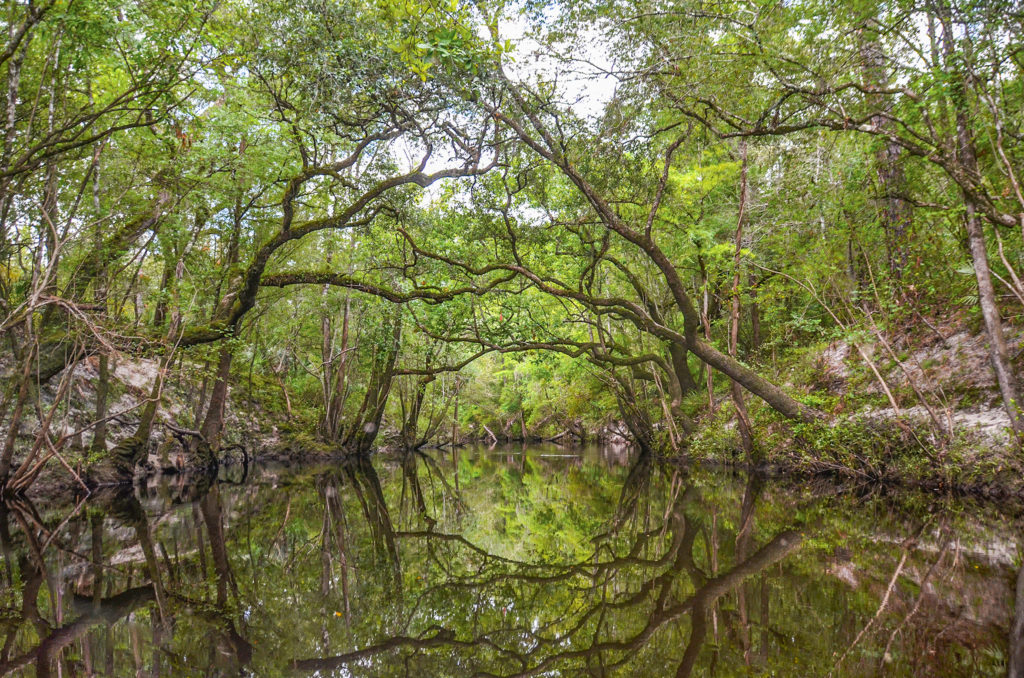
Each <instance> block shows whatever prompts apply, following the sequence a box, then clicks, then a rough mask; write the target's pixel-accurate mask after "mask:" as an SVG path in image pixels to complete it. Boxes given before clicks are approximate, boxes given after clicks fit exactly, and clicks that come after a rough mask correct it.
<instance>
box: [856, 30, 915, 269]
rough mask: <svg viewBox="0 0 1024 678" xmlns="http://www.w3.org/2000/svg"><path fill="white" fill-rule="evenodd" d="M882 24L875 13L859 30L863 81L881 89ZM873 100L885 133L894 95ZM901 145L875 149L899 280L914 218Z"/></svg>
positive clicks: (874, 122) (875, 120) (890, 254)
mask: <svg viewBox="0 0 1024 678" xmlns="http://www.w3.org/2000/svg"><path fill="white" fill-rule="evenodd" d="M878 29H879V25H878V22H877V21H876V20H875V19H874V18H873V17H872V18H871V19H869V20H868V22H867V25H865V26H864V27H863V28H862V29H861V31H860V39H861V48H860V52H861V58H862V59H863V64H862V71H863V76H864V83H865V85H866V86H867V87H868V88H871V89H874V90H877V91H882V90H884V89H885V88H887V87H888V86H889V74H888V72H887V70H886V66H885V61H886V56H885V52H884V51H883V49H882V44H881V41H880V40H879V36H878ZM869 100H870V102H871V104H872V105H873V106H874V107H875V108H876V109H878V112H877V113H876V114H875V115H874V116H872V118H871V121H870V124H871V126H872V127H873V128H874V130H875V133H876V134H880V135H884V134H885V133H886V132H887V131H888V128H889V127H891V126H892V121H891V119H890V117H889V116H888V112H889V111H887V110H883V109H884V108H885V107H886V106H891V101H892V99H891V97H886V96H884V95H881V94H871V95H869ZM901 155H902V149H901V148H900V146H899V144H897V143H896V142H894V141H891V140H889V139H884V143H882V145H881V147H880V148H879V149H878V150H877V151H876V152H875V174H876V176H877V177H878V189H879V193H880V195H879V198H878V204H879V212H880V215H881V221H882V229H883V231H884V232H885V246H886V251H887V252H886V254H887V258H888V263H889V273H890V274H891V275H892V277H893V278H894V279H896V280H899V279H900V278H902V277H903V269H904V268H906V266H907V259H908V251H907V237H908V235H909V231H910V226H911V222H912V213H911V209H910V206H909V205H908V204H907V202H906V201H905V200H903V197H902V196H903V193H904V191H905V189H906V180H905V177H904V175H903V164H902V162H901Z"/></svg>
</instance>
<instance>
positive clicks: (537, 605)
mask: <svg viewBox="0 0 1024 678" xmlns="http://www.w3.org/2000/svg"><path fill="white" fill-rule="evenodd" d="M544 452H545V451H544V450H532V451H530V453H529V454H522V453H518V454H512V453H509V452H508V451H497V452H495V453H488V452H484V451H477V452H469V453H467V452H463V453H460V455H459V458H458V460H457V462H455V465H454V466H453V463H452V460H451V459H447V458H444V457H441V458H438V459H435V458H434V457H432V456H430V455H429V454H425V453H423V452H415V453H409V454H407V455H405V456H403V457H402V458H400V459H398V460H395V461H389V460H384V459H381V460H375V462H374V463H373V464H371V463H370V462H369V461H368V460H366V459H360V460H353V461H351V462H348V463H345V464H339V465H334V466H330V467H316V468H300V469H293V470H286V469H278V468H271V467H263V468H257V469H255V470H254V477H253V478H252V479H249V480H248V481H246V482H232V479H231V478H230V477H225V478H222V479H221V481H220V482H216V483H212V484H210V483H196V482H194V481H193V480H192V479H188V478H180V479H175V480H174V481H173V482H172V483H170V484H163V485H160V486H158V487H156V488H153V489H152V490H147V491H135V492H132V491H120V492H112V491H107V492H104V493H102V494H101V495H94V496H92V497H89V498H88V500H87V501H84V502H82V503H80V504H79V505H78V506H76V507H72V508H70V509H68V508H50V509H46V510H44V511H42V512H41V511H40V510H39V509H37V508H36V507H35V506H33V505H32V504H31V503H30V502H27V501H24V500H18V501H14V502H8V503H7V504H6V505H5V506H4V507H3V509H2V511H3V512H2V515H0V546H2V553H3V559H4V562H3V567H2V576H3V587H4V590H3V597H2V599H0V605H2V611H0V632H2V633H3V646H2V649H0V675H37V676H48V675H61V676H77V675H81V676H93V675H109V676H122V675H131V674H135V675H145V676H188V675H197V676H198V675H204V676H205V675H224V676H228V675H258V676H272V675H313V674H315V675H339V676H340V675H346V676H347V675H355V676H360V675H362V676H387V675H401V676H404V675H409V676H424V675H430V676H442V675H444V676H473V675H476V676H534V675H543V676H550V675H563V676H569V675H572V676H576V675H592V676H606V675H607V676H611V675H621V676H633V675H644V676H689V675H701V674H708V675H731V674H734V673H736V672H743V671H747V670H756V671H758V672H765V673H771V672H774V673H775V675H807V674H815V675H823V674H826V673H828V672H830V671H831V672H833V673H834V674H835V675H965V676H966V675H984V674H985V673H986V672H989V671H990V672H991V673H992V675H998V674H1000V673H1003V672H1005V670H1006V669H1005V662H1006V660H1005V656H1006V650H1007V643H1006V634H1007V633H1008V632H1009V628H1010V614H1009V607H1008V603H1009V602H1010V601H1012V597H1011V583H1012V580H1013V577H1015V575H1016V572H1015V571H1012V570H1011V566H1012V564H1013V563H1012V558H1010V559H1009V560H1006V559H1004V560H1000V559H999V558H994V559H993V558H989V559H987V560H985V559H982V558H980V556H979V555H978V553H977V551H978V549H976V548H975V549H974V550H973V551H972V549H971V548H970V547H968V546H965V545H963V544H961V545H960V546H959V547H957V546H956V544H955V543H954V542H952V541H951V535H953V534H955V533H957V530H958V529H959V525H958V523H957V522H956V521H961V522H962V521H964V520H971V521H974V522H973V523H972V525H971V528H972V530H973V531H974V532H978V531H980V532H982V533H984V534H986V535H987V536H988V538H989V539H990V542H991V543H998V542H999V540H1000V539H1003V540H1007V539H1015V538H1016V535H1013V534H1012V533H1011V532H1010V531H1009V528H1007V532H1006V534H1002V533H999V531H998V530H999V528H998V526H999V525H1001V524H1003V523H1002V522H1000V517H999V516H997V515H990V514H989V513H986V512H985V511H984V510H982V509H977V508H975V509H971V510H966V509H965V508H964V507H962V506H950V505H941V506H935V505H927V506H925V507H923V508H922V507H920V506H919V507H917V508H915V509H908V508H906V506H905V504H908V503H913V502H917V501H920V500H919V499H914V500H913V502H911V501H905V499H906V498H901V497H896V498H893V497H886V496H879V495H858V496H847V495H846V494H844V493H843V492H840V491H839V490H841V489H842V488H835V487H833V486H822V489H823V490H826V491H825V492H815V491H810V490H809V489H808V488H783V487H777V486H773V485H772V484H770V483H769V484H766V483H765V481H763V480H762V479H761V478H759V477H756V476H751V477H749V478H747V479H745V480H739V479H736V478H734V477H731V476H728V475H724V474H716V473H708V472H702V471H688V470H686V469H682V468H671V467H666V466H664V465H662V464H660V463H658V462H657V461H656V460H654V459H652V458H650V457H649V456H640V457H638V458H635V459H632V460H631V462H630V463H629V465H628V466H625V467H624V466H620V465H619V464H618V463H617V459H616V457H614V456H605V457H602V456H600V455H598V454H588V455H585V456H582V457H565V456H547V455H546V454H544ZM456 472H457V473H458V482H455V477H454V474H455V473H456ZM455 488H458V489H455ZM822 495H832V496H822ZM140 497H141V498H140ZM986 521H987V522H986ZM979 526H980V527H979ZM924 527H927V528H928V529H927V530H925V529H923V528H924ZM909 535H920V536H918V537H917V539H915V540H912V541H911V540H908V539H907V537H908V536H909ZM1009 543H1011V544H1012V543H1013V542H1009ZM890 582H895V584H891V585H887V584H890ZM940 582H950V583H949V584H941V583H940ZM972 600H973V602H970V601H972ZM882 601H885V605H881V603H882ZM979 601H980V602H979ZM855 640H856V641H857V642H854V641H855ZM840 659H841V661H840ZM746 667H752V668H750V669H748V668H746Z"/></svg>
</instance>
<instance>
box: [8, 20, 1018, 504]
mask: <svg viewBox="0 0 1024 678" xmlns="http://www.w3.org/2000/svg"><path fill="white" fill-rule="evenodd" d="M3 22H4V25H5V27H6V31H5V32H4V34H3V35H4V36H5V37H4V38H3V39H2V40H3V41H5V42H3V43H2V46H0V71H2V73H3V78H4V80H5V83H6V86H5V87H4V88H3V90H2V94H0V96H2V97H3V111H4V115H3V122H2V126H3V131H2V139H3V141H2V150H0V342H2V344H3V348H2V355H0V370H2V373H3V375H4V376H3V379H2V381H0V387H2V389H0V390H2V392H0V420H2V422H3V424H2V427H0V434H2V435H0V486H2V488H3V492H4V493H5V494H7V495H17V494H19V493H24V492H26V491H28V490H30V488H32V487H33V486H38V483H41V482H43V480H44V479H47V478H49V479H51V481H52V480H53V479H57V481H59V482H61V483H64V484H65V485H66V486H67V487H69V488H70V487H75V486H88V487H93V486H95V485H97V484H102V483H112V482H123V481H126V480H130V479H131V478H132V477H133V476H135V475H137V474H139V473H141V472H144V471H145V470H146V469H161V468H162V469H165V470H166V469H182V468H213V467H216V466H217V465H218V464H223V463H225V462H226V461H228V460H230V459H236V458H238V457H239V456H244V457H245V458H249V457H250V456H252V455H254V454H261V453H267V454H275V455H279V456H282V455H283V456H293V457H298V456H303V455H321V456H323V455H364V454H366V453H369V452H370V451H371V450H375V449H378V448H387V449H392V450H398V451H402V450H404V451H410V450H418V449H421V448H424V447H426V446H437V447H445V446H456V445H460V444H463V443H465V442H468V441H482V442H488V441H490V442H498V441H499V440H500V441H508V440H522V441H540V440H548V441H555V442H558V443H560V444H566V445H567V444H569V443H571V442H573V441H577V442H578V441H584V440H594V439H603V440H610V439H614V440H618V441H624V442H628V443H629V444H631V445H633V446H634V447H636V448H638V449H640V450H644V451H649V452H652V453H656V454H659V455H690V456H696V457H703V458H710V459H717V460H722V461H730V462H741V463H746V464H751V465H764V464H774V465H781V466H785V467H787V468H791V469H796V470H806V471H814V472H817V471H824V470H828V471H830V472H837V473H840V474H847V475H857V476H863V477H869V478H902V479H912V480H914V481H919V482H924V483H928V484H932V485H941V486H949V485H953V486H961V487H979V486H985V487H989V488H996V489H997V490H998V489H999V488H1006V487H1009V488H1010V489H1011V490H1013V489H1014V488H1016V489H1019V483H1020V477H1021V474H1020V470H1021V468H1022V466H1024V459H1022V458H1021V457H1020V455H1019V446H1020V437H1021V436H1022V435H1024V415H1022V411H1021V401H1020V397H1021V393H1020V389H1021V388H1022V387H1024V386H1022V384H1021V383H1020V380H1019V375H1020V372H1021V365H1022V362H1024V358H1022V355H1024V350H1022V349H1024V342H1022V331H1021V327H1022V319H1024V316H1022V313H1024V282H1022V279H1024V248H1022V245H1024V240H1022V238H1024V188H1022V186H1021V182H1022V181H1024V179H1022V176H1021V175H1019V174H1018V171H1024V151H1022V148H1024V147H1022V145H1021V143H1020V142H1021V138H1022V135H1024V87H1022V85H1024V46H1022V43H1021V36H1022V35H1024V10H1022V8H1021V6H1020V5H1019V4H1018V3H1014V2H1000V1H998V0H997V1H991V2H959V1H957V2H954V1H953V0H920V1H918V0H908V1H903V0H897V1H894V2H870V1H860V0H846V1H844V2H822V1H820V0H799V1H798V2H789V3H776V2H704V1H701V0H679V1H676V0H666V1H664V2H661V1H657V0H647V1H645V2H640V1H628V0H620V1H617V2H612V1H602V2H594V3H572V2H558V1H552V2H535V1H533V0H529V1H527V2H523V3H506V2H492V1H491V0H478V1H477V2H459V1H458V0H452V1H451V2H448V1H446V0H302V1H300V2H294V3H293V2H276V1H271V0H257V1H255V2H238V1H235V0H223V1H219V2H213V1H207V0H171V1H164V0H161V1H159V2H155V1H145V0H130V1H128V2H121V1H117V2H114V1H112V0H16V1H9V2H6V3H5V11H4V17H3ZM1014 483H1017V484H1016V485H1014ZM993 491H995V490H993ZM999 491H1004V490H999Z"/></svg>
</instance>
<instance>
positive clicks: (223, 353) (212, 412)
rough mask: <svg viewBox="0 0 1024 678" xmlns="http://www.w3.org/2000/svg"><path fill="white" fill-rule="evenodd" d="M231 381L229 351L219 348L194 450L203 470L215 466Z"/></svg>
mask: <svg viewBox="0 0 1024 678" xmlns="http://www.w3.org/2000/svg"><path fill="white" fill-rule="evenodd" d="M230 379H231V349H230V348H229V347H227V346H221V348H220V357H219V359H218V361H217V376H216V378H215V380H214V382H213V391H212V392H211V393H210V403H209V405H208V406H207V408H206V418H205V419H204V420H203V425H202V426H201V427H200V429H199V433H200V435H201V436H202V438H200V440H199V444H198V446H197V448H196V452H197V453H198V456H199V463H200V464H201V465H202V466H203V467H205V468H212V467H214V466H216V465H217V452H218V451H220V439H221V434H222V433H223V430H224V411H225V409H226V408H227V401H228V381H229V380H230Z"/></svg>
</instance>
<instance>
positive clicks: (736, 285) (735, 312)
mask: <svg viewBox="0 0 1024 678" xmlns="http://www.w3.org/2000/svg"><path fill="white" fill-rule="evenodd" d="M740 153H741V155H742V158H743V160H742V162H743V164H742V166H741V169H740V209H739V216H738V217H737V219H736V248H735V252H734V254H733V262H732V266H733V272H732V306H731V308H730V313H729V355H730V356H731V357H732V358H734V359H735V358H736V353H737V346H738V344H739V339H740V263H741V259H742V255H743V220H744V219H745V218H746V212H747V142H746V141H743V142H741V146H740ZM730 389H731V391H732V401H733V404H734V405H735V406H736V420H737V426H738V428H739V431H740V439H741V440H742V442H743V451H744V452H746V454H747V460H748V461H752V460H753V456H754V437H753V433H752V431H751V426H750V415H749V414H748V413H747V405H746V403H744V402H743V389H742V388H741V387H740V384H739V382H737V381H736V380H735V379H733V380H732V381H731V385H730Z"/></svg>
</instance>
